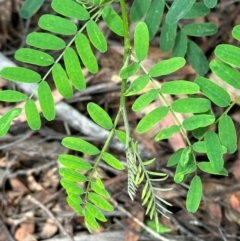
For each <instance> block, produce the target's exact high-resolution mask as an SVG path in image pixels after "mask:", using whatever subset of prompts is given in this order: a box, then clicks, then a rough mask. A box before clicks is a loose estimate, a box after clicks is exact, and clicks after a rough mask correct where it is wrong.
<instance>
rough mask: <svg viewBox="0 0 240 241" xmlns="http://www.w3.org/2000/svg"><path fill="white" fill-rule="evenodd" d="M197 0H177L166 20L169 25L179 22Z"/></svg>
mask: <svg viewBox="0 0 240 241" xmlns="http://www.w3.org/2000/svg"><path fill="white" fill-rule="evenodd" d="M195 2H196V0H175V1H174V2H173V4H172V5H171V7H170V9H169V11H168V13H167V16H166V22H167V23H168V24H169V25H171V24H174V23H177V22H178V20H180V19H181V18H183V17H184V15H185V14H186V13H187V12H188V11H189V10H190V9H191V8H192V6H193V4H194V3H195Z"/></svg>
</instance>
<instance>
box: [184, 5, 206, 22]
mask: <svg viewBox="0 0 240 241" xmlns="http://www.w3.org/2000/svg"><path fill="white" fill-rule="evenodd" d="M209 13H210V9H209V8H208V7H206V6H205V4H204V3H194V4H193V6H192V8H191V9H190V10H189V11H188V12H187V13H186V14H185V15H184V17H183V18H184V19H194V18H199V17H204V16H206V15H207V14H209Z"/></svg>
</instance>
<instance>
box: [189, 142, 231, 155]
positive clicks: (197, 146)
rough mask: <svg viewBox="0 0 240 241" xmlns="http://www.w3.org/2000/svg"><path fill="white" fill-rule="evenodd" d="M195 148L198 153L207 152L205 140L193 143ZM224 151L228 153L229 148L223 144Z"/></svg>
mask: <svg viewBox="0 0 240 241" xmlns="http://www.w3.org/2000/svg"><path fill="white" fill-rule="evenodd" d="M193 150H194V151H196V152H198V153H207V150H206V144H205V141H198V142H195V143H194V144H193ZM222 153H227V148H226V147H225V146H222Z"/></svg>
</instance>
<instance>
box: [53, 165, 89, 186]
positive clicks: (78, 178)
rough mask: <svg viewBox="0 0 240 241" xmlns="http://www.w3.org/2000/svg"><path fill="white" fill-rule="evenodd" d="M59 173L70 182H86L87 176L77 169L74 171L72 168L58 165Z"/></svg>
mask: <svg viewBox="0 0 240 241" xmlns="http://www.w3.org/2000/svg"><path fill="white" fill-rule="evenodd" d="M58 172H59V174H60V175H61V176H62V177H64V178H65V179H66V180H69V181H71V182H86V181H87V178H86V177H85V176H84V175H83V174H81V173H79V172H78V171H75V170H73V169H69V168H65V167H60V168H59V170H58Z"/></svg>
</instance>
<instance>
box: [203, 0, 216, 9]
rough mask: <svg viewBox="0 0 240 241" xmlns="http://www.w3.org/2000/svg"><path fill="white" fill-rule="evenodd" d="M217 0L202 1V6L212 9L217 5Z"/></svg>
mask: <svg viewBox="0 0 240 241" xmlns="http://www.w3.org/2000/svg"><path fill="white" fill-rule="evenodd" d="M217 2H218V0H204V4H205V5H206V6H207V7H208V8H214V7H215V6H216V5H217Z"/></svg>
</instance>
